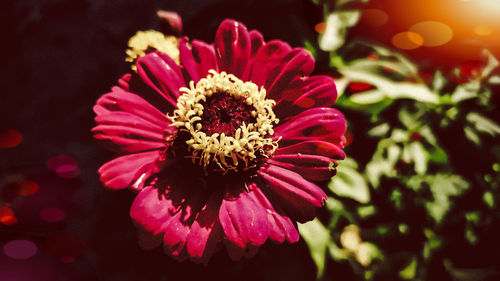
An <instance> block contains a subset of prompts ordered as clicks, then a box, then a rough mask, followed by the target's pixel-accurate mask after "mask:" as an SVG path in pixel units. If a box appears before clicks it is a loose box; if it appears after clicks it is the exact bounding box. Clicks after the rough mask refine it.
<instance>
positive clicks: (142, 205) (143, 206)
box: [130, 186, 179, 235]
mask: <svg viewBox="0 0 500 281" xmlns="http://www.w3.org/2000/svg"><path fill="white" fill-rule="evenodd" d="M178 211H179V208H177V207H174V205H173V203H172V201H171V200H170V199H168V198H166V196H165V194H162V193H161V192H159V191H158V189H157V188H154V187H151V186H148V187H146V188H144V189H143V190H142V191H141V192H139V194H137V196H136V197H135V200H134V202H133V203H132V207H131V208H130V216H131V217H132V219H133V220H134V222H135V223H136V224H137V226H140V227H142V229H144V230H145V231H148V232H151V233H153V234H154V235H157V234H161V233H162V232H163V229H164V228H163V225H164V224H165V223H166V222H169V221H170V220H172V219H173V218H174V216H175V215H176V214H177V213H178Z"/></svg>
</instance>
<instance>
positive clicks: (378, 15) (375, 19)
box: [360, 9, 389, 27]
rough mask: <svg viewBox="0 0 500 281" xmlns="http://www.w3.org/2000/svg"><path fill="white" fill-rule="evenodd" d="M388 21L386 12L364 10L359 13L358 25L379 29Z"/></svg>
mask: <svg viewBox="0 0 500 281" xmlns="http://www.w3.org/2000/svg"><path fill="white" fill-rule="evenodd" d="M388 21H389V16H388V15H387V13H386V12H384V11H383V10H380V9H364V10H363V11H362V12H361V19H360V24H362V25H366V26H369V27H379V26H382V25H384V24H386V23H387V22H388Z"/></svg>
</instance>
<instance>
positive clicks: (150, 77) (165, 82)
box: [136, 51, 186, 106]
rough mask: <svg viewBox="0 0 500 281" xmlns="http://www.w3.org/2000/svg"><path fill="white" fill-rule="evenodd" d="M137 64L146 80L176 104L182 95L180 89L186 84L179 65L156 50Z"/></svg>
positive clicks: (138, 71) (140, 74)
mask: <svg viewBox="0 0 500 281" xmlns="http://www.w3.org/2000/svg"><path fill="white" fill-rule="evenodd" d="M136 65H137V73H138V74H139V76H140V77H141V78H142V79H143V80H144V82H145V83H146V84H147V85H149V86H150V87H151V88H152V89H154V90H155V91H156V92H157V93H159V94H160V95H162V96H163V97H164V98H165V99H166V100H167V101H168V102H169V103H170V104H171V105H173V106H176V105H177V98H178V97H179V96H180V95H181V93H180V91H179V89H180V88H181V87H185V86H186V84H185V83H184V78H183V76H182V72H181V70H180V68H179V66H178V65H177V64H176V63H175V62H174V61H173V60H172V59H171V58H170V57H169V56H167V55H165V54H163V53H161V52H156V51H155V52H151V53H148V54H147V55H145V56H143V57H141V58H139V59H138V60H137V64H136Z"/></svg>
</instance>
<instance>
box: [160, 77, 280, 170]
mask: <svg viewBox="0 0 500 281" xmlns="http://www.w3.org/2000/svg"><path fill="white" fill-rule="evenodd" d="M180 90H181V92H183V93H184V94H183V95H182V96H180V97H179V98H178V100H177V109H176V110H174V112H173V115H172V116H167V117H168V118H169V119H170V121H172V126H175V127H177V128H178V129H179V131H178V134H177V136H176V137H177V138H178V139H181V140H182V141H185V143H186V144H187V147H188V151H189V152H190V153H189V154H190V155H187V156H185V157H186V158H191V160H192V162H193V163H195V164H198V165H200V166H203V168H204V169H205V172H207V167H209V168H210V170H219V171H221V172H223V173H227V172H228V171H235V172H236V171H247V170H249V169H252V168H255V167H256V166H257V164H258V162H259V160H260V159H262V158H263V157H266V158H267V157H269V156H271V155H272V154H273V153H274V151H275V150H276V148H277V147H278V141H275V140H272V139H271V138H270V136H272V135H273V134H274V131H273V124H277V123H278V122H279V120H278V118H276V116H275V115H274V112H273V110H272V107H273V106H274V105H275V104H276V103H275V101H274V100H270V99H265V96H266V90H265V89H264V88H261V89H260V90H259V88H258V86H257V85H255V84H254V83H252V82H243V81H241V80H240V79H238V78H237V77H236V76H234V75H232V74H227V73H225V72H221V73H218V72H216V71H215V70H210V71H209V74H208V76H207V77H206V78H203V79H200V81H198V83H196V85H195V84H194V81H191V83H190V84H189V88H185V87H183V88H181V89H180Z"/></svg>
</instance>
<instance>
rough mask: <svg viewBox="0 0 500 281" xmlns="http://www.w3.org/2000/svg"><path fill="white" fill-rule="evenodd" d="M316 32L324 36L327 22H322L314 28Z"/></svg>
mask: <svg viewBox="0 0 500 281" xmlns="http://www.w3.org/2000/svg"><path fill="white" fill-rule="evenodd" d="M314 30H315V31H316V32H318V33H319V34H324V33H325V30H326V22H320V23H318V24H316V25H315V26H314Z"/></svg>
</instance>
